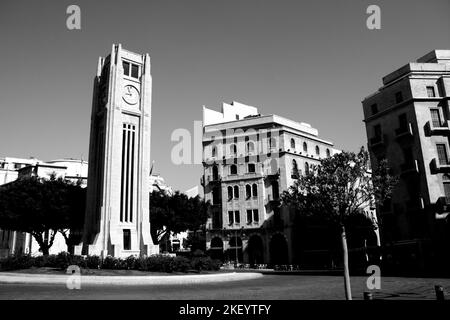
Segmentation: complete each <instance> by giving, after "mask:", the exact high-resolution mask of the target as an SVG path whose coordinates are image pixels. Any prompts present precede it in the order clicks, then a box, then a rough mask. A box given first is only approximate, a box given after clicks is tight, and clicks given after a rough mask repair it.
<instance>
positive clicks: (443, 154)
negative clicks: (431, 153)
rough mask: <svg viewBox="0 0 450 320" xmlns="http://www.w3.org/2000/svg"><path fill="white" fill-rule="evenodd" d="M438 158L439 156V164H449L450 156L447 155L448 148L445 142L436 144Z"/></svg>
mask: <svg viewBox="0 0 450 320" xmlns="http://www.w3.org/2000/svg"><path fill="white" fill-rule="evenodd" d="M436 149H437V153H438V158H439V164H441V165H447V164H448V157H447V149H446V148H445V144H443V143H438V144H437V145H436Z"/></svg>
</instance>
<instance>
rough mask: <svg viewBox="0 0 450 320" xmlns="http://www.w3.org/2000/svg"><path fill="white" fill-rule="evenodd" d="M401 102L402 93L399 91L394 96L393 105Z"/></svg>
mask: <svg viewBox="0 0 450 320" xmlns="http://www.w3.org/2000/svg"><path fill="white" fill-rule="evenodd" d="M402 101H403V95H402V93H401V92H400V91H399V92H397V93H396V94H395V103H400V102H402Z"/></svg>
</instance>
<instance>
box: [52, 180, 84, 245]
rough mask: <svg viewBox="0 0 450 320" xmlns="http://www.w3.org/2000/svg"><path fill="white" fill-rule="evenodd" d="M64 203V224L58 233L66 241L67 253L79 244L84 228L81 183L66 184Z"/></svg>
mask: <svg viewBox="0 0 450 320" xmlns="http://www.w3.org/2000/svg"><path fill="white" fill-rule="evenodd" d="M65 187H66V188H67V189H66V192H67V193H66V195H67V197H66V201H67V206H68V211H67V212H66V213H65V215H66V216H65V219H66V220H65V223H64V224H63V225H62V227H61V228H59V229H58V231H59V232H60V233H61V234H62V236H63V237H64V240H65V241H66V245H67V249H68V251H69V252H72V251H73V247H74V246H75V245H77V244H79V243H80V241H81V237H82V231H83V226H84V213H85V210H86V188H82V187H81V181H78V182H77V183H75V184H72V183H66V185H65Z"/></svg>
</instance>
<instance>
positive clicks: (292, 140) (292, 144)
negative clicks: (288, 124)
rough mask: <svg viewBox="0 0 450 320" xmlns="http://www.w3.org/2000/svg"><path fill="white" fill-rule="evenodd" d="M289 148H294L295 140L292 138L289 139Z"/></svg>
mask: <svg viewBox="0 0 450 320" xmlns="http://www.w3.org/2000/svg"><path fill="white" fill-rule="evenodd" d="M291 149H294V150H295V140H294V138H292V139H291Z"/></svg>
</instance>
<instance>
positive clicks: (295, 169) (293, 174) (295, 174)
mask: <svg viewBox="0 0 450 320" xmlns="http://www.w3.org/2000/svg"><path fill="white" fill-rule="evenodd" d="M298 177H299V176H298V166H297V161H295V159H293V160H292V172H291V178H294V179H297V178H298Z"/></svg>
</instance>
